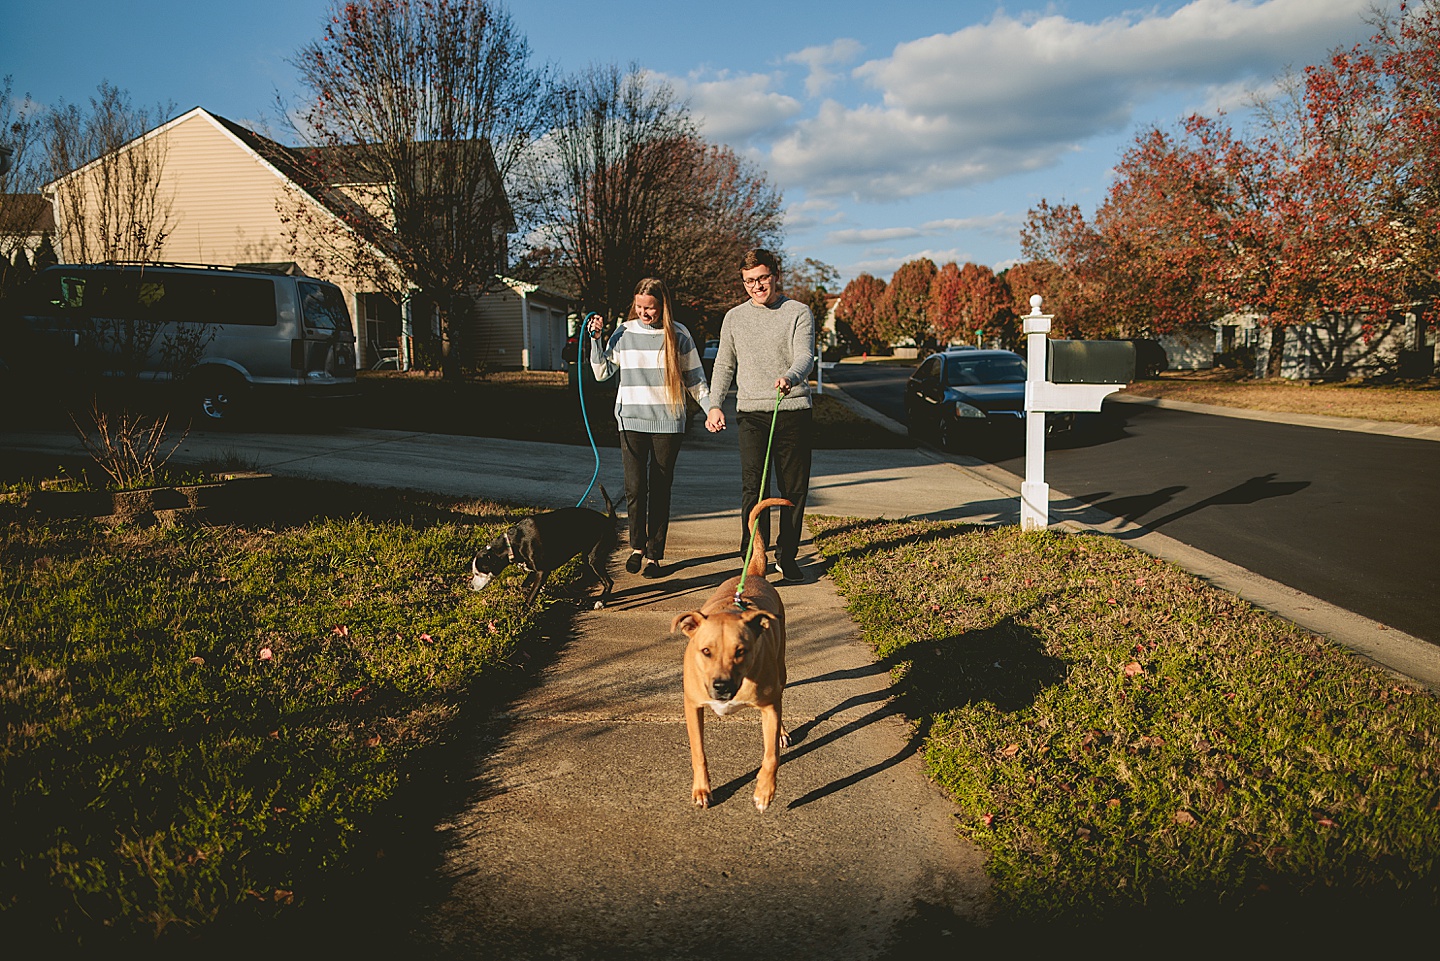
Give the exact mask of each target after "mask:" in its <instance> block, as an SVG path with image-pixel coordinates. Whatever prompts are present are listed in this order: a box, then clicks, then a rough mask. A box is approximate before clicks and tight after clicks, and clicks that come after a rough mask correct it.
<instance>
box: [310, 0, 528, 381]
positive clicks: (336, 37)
mask: <svg viewBox="0 0 1440 961" xmlns="http://www.w3.org/2000/svg"><path fill="white" fill-rule="evenodd" d="M529 55H530V52H529V45H528V43H527V42H526V40H525V38H524V37H523V36H522V35H521V34H520V33H519V31H517V30H516V28H515V27H514V25H513V23H512V22H511V19H510V16H509V14H508V13H506V12H505V11H504V10H503V9H502V8H501V7H500V6H499V5H498V4H497V3H493V2H490V0H352V2H344V3H341V2H336V3H335V4H334V5H333V6H332V8H331V16H330V22H329V24H328V25H327V26H326V28H325V30H324V32H323V34H322V35H321V37H320V39H318V40H316V41H314V42H312V43H309V44H307V45H305V46H304V47H303V48H301V50H300V51H299V53H298V55H297V57H296V61H295V65H296V67H297V68H298V70H299V73H300V83H301V85H302V86H303V88H304V89H305V91H306V102H305V103H304V105H303V106H302V107H301V109H300V110H299V112H298V117H299V122H298V124H299V126H300V128H301V130H302V133H304V134H305V135H307V136H308V137H309V138H310V139H311V140H313V142H314V143H315V144H316V145H317V146H320V147H325V148H329V150H328V151H326V152H322V153H321V154H318V155H317V156H320V157H328V158H331V160H332V161H333V162H338V163H339V164H340V165H342V166H343V168H344V172H346V173H348V174H349V175H350V176H351V177H353V178H355V179H352V180H351V182H355V180H361V181H362V182H367V183H371V184H375V185H378V187H377V189H376V190H374V191H373V192H372V193H371V194H370V195H368V196H366V197H363V198H359V201H358V202H357V205H356V209H354V210H353V212H352V216H350V218H349V223H348V226H349V228H350V229H352V230H353V231H354V233H355V236H356V238H357V242H362V243H367V244H370V245H372V246H374V247H375V248H378V249H381V250H383V251H384V252H385V254H386V259H387V260H389V261H390V262H393V263H395V264H398V265H399V267H400V270H401V271H402V272H403V274H404V275H405V280H406V282H407V283H408V284H410V285H412V286H414V287H416V288H419V289H420V290H422V291H423V292H424V293H425V294H426V295H427V296H428V297H429V298H430V299H431V300H433V301H434V303H435V306H436V309H437V313H438V316H439V323H440V326H441V334H442V338H443V347H442V350H443V360H442V367H443V369H444V372H445V374H446V376H447V377H448V376H453V375H454V374H455V373H457V372H458V369H459V366H458V363H459V357H458V352H457V351H456V350H455V343H454V342H455V339H456V337H457V336H458V335H459V331H460V330H461V329H462V328H463V324H462V323H460V321H462V320H463V318H465V317H466V316H468V315H469V313H470V311H471V309H472V307H473V300H474V297H475V296H476V295H478V294H480V293H483V292H484V291H486V290H490V289H496V288H497V287H498V280H497V278H496V272H497V271H499V270H501V269H502V268H504V267H505V265H506V264H507V262H508V259H509V257H508V244H509V236H508V235H509V234H510V233H511V232H512V231H513V230H514V229H515V213H514V210H513V209H512V207H511V203H510V197H509V195H508V193H507V190H506V183H507V180H508V178H510V177H511V176H512V174H514V173H515V171H516V169H517V165H518V164H519V163H520V160H521V158H522V157H523V156H524V155H525V152H526V150H527V149H528V147H529V145H530V142H531V140H532V138H533V137H534V136H535V135H536V134H537V133H538V132H539V131H540V129H541V127H542V124H543V118H544V106H545V97H544V89H545V85H546V83H547V78H546V77H545V76H544V75H543V74H542V73H541V72H540V71H537V70H535V69H533V68H532V67H531V66H530V62H529ZM340 173H341V172H340V171H335V170H322V171H319V174H320V176H321V178H322V179H324V180H325V181H327V182H330V183H334V182H337V181H339V180H341V177H340V176H339V174H340ZM377 280H379V281H382V282H383V281H384V280H385V278H383V277H382V278H377ZM382 289H383V288H382Z"/></svg>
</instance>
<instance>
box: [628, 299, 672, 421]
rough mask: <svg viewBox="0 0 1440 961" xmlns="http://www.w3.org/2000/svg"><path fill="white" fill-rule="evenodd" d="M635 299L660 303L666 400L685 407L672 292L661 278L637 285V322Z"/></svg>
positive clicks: (632, 309) (632, 312)
mask: <svg viewBox="0 0 1440 961" xmlns="http://www.w3.org/2000/svg"><path fill="white" fill-rule="evenodd" d="M635 297H654V298H655V299H656V300H658V301H659V302H660V326H661V329H663V330H664V331H665V347H664V351H665V400H666V402H667V403H668V404H669V405H670V406H671V407H673V408H682V407H684V405H685V384H684V382H683V381H681V379H680V349H679V346H678V345H677V343H676V340H675V316H674V314H673V313H671V311H670V291H669V290H667V289H666V287H665V281H663V280H661V279H660V278H659V277H646V278H645V279H644V280H642V281H640V283H638V284H636V285H635V293H634V295H633V296H632V297H631V298H630V319H631V320H637V319H638V318H639V316H640V315H639V313H638V312H637V311H636V310H635Z"/></svg>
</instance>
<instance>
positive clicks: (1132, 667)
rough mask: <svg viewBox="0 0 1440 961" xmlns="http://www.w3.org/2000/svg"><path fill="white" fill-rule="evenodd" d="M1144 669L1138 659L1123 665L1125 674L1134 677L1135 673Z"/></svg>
mask: <svg viewBox="0 0 1440 961" xmlns="http://www.w3.org/2000/svg"><path fill="white" fill-rule="evenodd" d="M1144 670H1145V668H1143V667H1141V666H1140V662H1139V661H1131V662H1130V663H1129V664H1126V665H1125V676H1126V677H1134V676H1135V675H1136V674H1139V673H1141V672H1142V671H1144Z"/></svg>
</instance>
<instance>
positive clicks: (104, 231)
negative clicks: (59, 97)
mask: <svg viewBox="0 0 1440 961" xmlns="http://www.w3.org/2000/svg"><path fill="white" fill-rule="evenodd" d="M172 112H173V107H172V106H171V105H156V106H155V107H154V108H150V109H147V108H143V107H136V106H134V105H133V104H132V103H131V102H130V95H129V94H128V93H126V92H125V91H123V90H120V89H119V88H117V87H115V86H114V85H113V84H110V83H103V82H102V83H101V84H100V86H99V88H98V92H97V95H96V96H94V97H91V98H90V108H89V110H85V109H83V108H81V107H80V106H79V105H77V104H65V103H62V104H60V105H59V106H58V107H56V108H55V109H53V110H51V111H49V112H48V113H46V115H45V117H44V120H43V126H44V130H43V133H42V134H41V140H42V142H43V145H44V151H45V163H46V165H47V167H48V169H49V172H50V175H51V176H52V177H53V178H54V179H53V180H52V182H51V184H50V193H51V200H52V203H53V204H54V206H55V211H54V213H55V220H56V227H57V230H58V232H59V235H60V251H61V255H62V256H63V257H64V258H65V259H66V260H68V261H71V262H74V263H94V262H98V261H103V260H136V261H156V260H159V259H161V254H162V252H163V250H164V248H165V239H166V238H167V237H168V236H169V234H170V231H171V229H172V227H173V224H174V218H173V212H172V206H171V197H170V194H169V193H168V192H167V191H166V189H165V184H164V173H165V161H166V147H165V139H164V138H163V137H154V136H148V134H149V133H150V132H151V131H153V130H154V128H156V127H158V126H159V125H160V124H161V123H163V122H164V121H165V119H166V118H167V117H168V115H169V114H170V113H172Z"/></svg>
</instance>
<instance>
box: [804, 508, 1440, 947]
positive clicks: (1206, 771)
mask: <svg viewBox="0 0 1440 961" xmlns="http://www.w3.org/2000/svg"><path fill="white" fill-rule="evenodd" d="M809 522H810V524H811V526H812V529H813V530H814V532H815V537H816V543H817V546H818V547H819V548H820V550H821V551H822V552H823V553H824V554H825V555H826V556H827V557H828V558H830V559H832V560H833V566H832V567H831V569H830V576H831V577H833V579H834V581H835V583H836V586H837V587H838V589H839V590H840V591H841V592H842V593H843V594H844V596H845V598H846V601H847V605H848V609H849V611H850V613H851V615H852V616H853V617H854V618H855V619H856V621H857V623H858V624H859V625H860V626H861V628H862V630H863V632H864V635H865V637H866V638H867V640H868V641H869V643H870V644H871V645H872V646H873V647H874V650H875V654H876V656H877V658H879V659H880V660H881V661H882V662H884V663H886V664H888V665H889V666H890V667H891V669H892V677H893V682H894V688H893V690H894V693H895V695H896V697H897V698H898V699H899V706H900V708H901V710H903V711H904V713H905V714H906V715H907V716H908V717H909V718H910V719H911V720H912V722H913V723H914V724H915V725H916V726H917V729H918V732H919V733H920V734H921V735H922V736H923V745H924V746H923V756H924V759H925V765H926V768H927V770H928V771H929V774H930V776H931V777H932V778H934V779H935V780H936V781H937V782H938V783H939V784H940V785H941V786H943V788H944V789H945V791H946V792H947V793H948V794H949V795H950V797H951V798H953V799H954V801H955V804H956V807H957V818H958V823H959V829H960V831H961V833H962V834H963V835H964V836H965V837H967V838H969V839H971V840H973V841H974V842H976V843H977V844H979V845H981V847H982V848H983V849H984V850H985V851H986V852H987V853H988V858H989V864H988V867H989V872H990V875H991V878H992V880H993V883H994V892H995V906H996V909H997V911H998V914H999V917H1000V918H1002V919H1004V920H1007V921H1014V922H1019V923H1026V924H1033V923H1047V924H1060V925H1065V924H1076V923H1081V922H1085V923H1094V924H1097V925H1100V926H1106V925H1109V926H1111V929H1112V930H1115V931H1121V930H1129V931H1132V932H1138V931H1139V930H1141V929H1142V927H1143V923H1144V922H1145V921H1146V920H1147V919H1148V920H1150V921H1154V922H1155V923H1156V924H1157V925H1162V926H1163V923H1164V919H1169V918H1174V917H1176V916H1184V917H1187V918H1189V919H1190V920H1191V921H1192V922H1193V921H1194V919H1195V918H1196V917H1208V918H1211V919H1212V920H1215V921H1216V922H1217V923H1219V922H1221V921H1222V920H1223V921H1235V920H1237V919H1239V920H1243V919H1249V920H1257V919H1273V918H1276V917H1281V916H1283V917H1291V918H1293V917H1295V916H1296V915H1295V913H1294V912H1299V916H1300V917H1305V918H1308V919H1309V920H1311V921H1317V920H1318V921H1320V922H1322V923H1331V922H1333V919H1334V918H1335V917H1336V916H1337V915H1335V914H1333V912H1344V913H1345V916H1346V917H1348V918H1349V919H1350V920H1352V921H1355V920H1358V919H1360V918H1364V917H1366V916H1367V915H1366V912H1367V911H1369V912H1371V914H1370V915H1369V917H1370V918H1371V920H1372V921H1373V922H1374V923H1376V924H1379V923H1380V919H1382V918H1390V919H1392V920H1393V919H1397V918H1398V919H1407V920H1409V921H1410V922H1412V923H1413V922H1414V921H1415V920H1416V919H1423V918H1427V917H1433V916H1434V914H1433V912H1434V911H1435V910H1436V909H1437V908H1440V787H1437V774H1440V733H1437V732H1440V704H1437V701H1436V699H1435V698H1434V696H1433V695H1432V694H1431V693H1430V692H1427V691H1423V690H1416V689H1415V688H1413V687H1411V686H1408V685H1407V684H1405V683H1402V682H1400V681H1398V680H1396V679H1395V678H1394V677H1393V676H1392V675H1390V674H1388V673H1386V672H1384V671H1382V670H1379V669H1376V668H1373V667H1371V666H1368V665H1367V664H1365V663H1363V662H1361V661H1360V660H1359V659H1358V658H1356V657H1353V656H1351V655H1350V654H1348V653H1347V652H1345V651H1343V650H1342V649H1340V648H1337V647H1336V646H1334V645H1332V644H1330V643H1328V642H1326V641H1324V640H1322V639H1320V638H1316V637H1314V636H1311V635H1309V634H1307V633H1306V632H1304V631H1302V630H1300V629H1299V628H1297V627H1295V626H1294V625H1292V624H1289V623H1288V622H1285V621H1283V620H1281V619H1279V618H1277V617H1275V616H1273V615H1270V614H1268V613H1266V612H1263V611H1260V610H1258V609H1256V608H1253V607H1251V606H1250V605H1248V604H1247V603H1245V602H1243V601H1241V600H1239V599H1237V598H1235V597H1233V596H1231V595H1229V594H1226V593H1224V592H1221V591H1218V590H1215V589H1213V588H1210V587H1208V586H1206V585H1204V584H1203V583H1201V582H1200V581H1198V580H1197V579H1196V578H1194V577H1192V576H1190V575H1189V574H1187V573H1185V572H1183V571H1181V570H1179V569H1178V568H1175V567H1173V566H1171V565H1169V564H1168V563H1165V562H1162V561H1160V560H1157V559H1156V558H1154V557H1151V556H1150V555H1147V554H1144V553H1141V552H1139V551H1137V550H1135V549H1133V548H1130V547H1128V546H1126V545H1124V544H1122V543H1120V542H1119V541H1115V540H1112V539H1109V538H1106V537H1103V536H1099V535H1079V534H1066V533H1058V532H1040V533H1035V532H1029V533H1022V532H1021V531H1020V530H1018V529H1017V528H993V529H989V528H977V527H972V526H967V525H964V524H954V523H949V524H947V523H934V522H919V521H912V522H889V521H867V520H860V521H857V520H842V519H836V518H818V517H812V518H810V519H809ZM1327 916H1329V917H1330V918H1331V922H1326V918H1327ZM1322 930H1323V929H1322Z"/></svg>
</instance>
